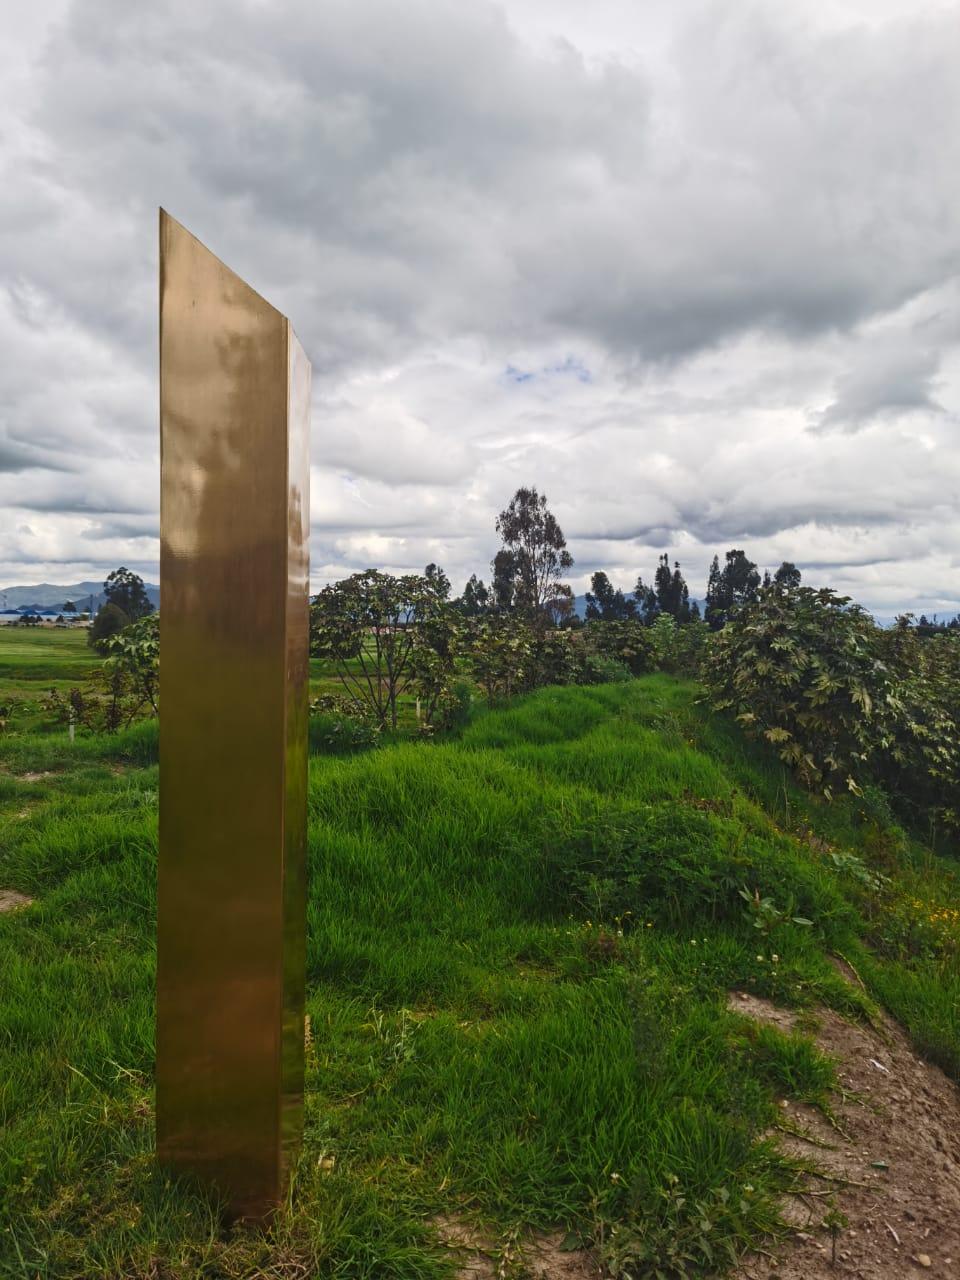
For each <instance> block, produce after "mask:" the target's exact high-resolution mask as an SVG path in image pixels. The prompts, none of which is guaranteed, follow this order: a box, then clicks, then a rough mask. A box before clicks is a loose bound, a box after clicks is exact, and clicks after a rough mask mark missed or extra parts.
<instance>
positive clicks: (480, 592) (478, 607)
mask: <svg viewBox="0 0 960 1280" xmlns="http://www.w3.org/2000/svg"><path fill="white" fill-rule="evenodd" d="M456 603H457V607H458V608H459V610H460V612H461V613H462V614H463V616H464V617H465V618H478V617H479V616H480V615H481V614H482V613H486V611H487V609H488V608H489V607H490V592H489V591H488V590H487V588H486V587H485V586H484V584H483V581H482V579H480V578H478V577H477V575H476V574H475V573H471V575H470V578H469V580H468V582H467V585H466V586H465V587H464V588H463V595H462V596H461V597H460V599H459V600H458V601H457V602H456Z"/></svg>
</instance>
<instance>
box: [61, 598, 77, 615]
mask: <svg viewBox="0 0 960 1280" xmlns="http://www.w3.org/2000/svg"><path fill="white" fill-rule="evenodd" d="M63 612H64V613H76V612H77V606H76V605H75V604H74V603H73V601H72V600H68V601H67V602H66V604H65V605H64V606H63Z"/></svg>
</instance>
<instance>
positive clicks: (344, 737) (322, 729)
mask: <svg viewBox="0 0 960 1280" xmlns="http://www.w3.org/2000/svg"><path fill="white" fill-rule="evenodd" d="M308 734H309V741H310V749H311V751H313V752H315V753H323V752H333V753H335V754H337V753H340V752H345V753H349V752H353V751H366V750H368V749H369V748H370V747H375V746H377V745H378V743H379V741H380V725H379V724H378V723H377V720H376V718H375V716H373V715H372V714H371V713H370V711H369V710H368V708H367V707H366V706H365V705H364V704H363V703H361V702H355V701H352V700H351V699H349V698H344V697H341V696H338V695H337V694H332V693H327V694H321V695H320V697H319V698H315V699H314V701H313V702H312V703H311V704H310V727H309V731H308Z"/></svg>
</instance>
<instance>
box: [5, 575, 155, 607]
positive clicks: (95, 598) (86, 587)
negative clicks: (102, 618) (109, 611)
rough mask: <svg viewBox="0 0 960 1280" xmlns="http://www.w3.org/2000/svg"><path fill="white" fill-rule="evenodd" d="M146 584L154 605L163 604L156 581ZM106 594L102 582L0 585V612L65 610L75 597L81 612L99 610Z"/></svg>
mask: <svg viewBox="0 0 960 1280" xmlns="http://www.w3.org/2000/svg"><path fill="white" fill-rule="evenodd" d="M143 585H144V587H145V589H146V592H147V596H148V597H149V599H150V601H151V603H152V604H153V606H154V608H158V607H159V605H160V588H159V587H158V586H157V585H156V584H155V583H153V582H145V583H144V584H143ZM105 599H106V597H105V596H104V594H103V583H102V582H76V583H74V584H73V586H71V587H58V586H55V585H54V584H53V583H50V582H41V583H40V584H39V585H38V586H35V587H0V613H11V612H12V613H40V614H44V613H54V614H57V613H62V612H63V606H64V605H65V604H66V603H67V601H68V600H72V601H73V603H74V604H75V605H76V606H77V612H78V613H89V612H90V610H91V609H93V611H94V612H96V610H97V609H99V608H100V606H101V605H102V604H103V602H104V600H105Z"/></svg>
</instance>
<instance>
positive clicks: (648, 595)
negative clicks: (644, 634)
mask: <svg viewBox="0 0 960 1280" xmlns="http://www.w3.org/2000/svg"><path fill="white" fill-rule="evenodd" d="M633 598H634V600H635V601H636V604H635V606H634V607H635V609H636V616H637V618H639V620H640V621H641V622H642V623H643V625H644V626H645V627H652V626H653V624H654V623H655V622H656V620H657V615H658V614H659V612H660V605H659V604H658V603H657V593H656V591H655V590H654V589H653V587H648V586H646V585H645V583H644V581H643V578H637V585H636V586H635V587H634V588H633Z"/></svg>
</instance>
